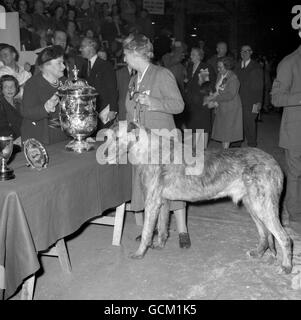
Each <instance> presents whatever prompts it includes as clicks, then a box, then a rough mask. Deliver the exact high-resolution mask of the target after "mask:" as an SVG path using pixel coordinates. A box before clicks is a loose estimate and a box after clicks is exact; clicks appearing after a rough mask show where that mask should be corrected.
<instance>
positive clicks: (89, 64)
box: [87, 60, 92, 77]
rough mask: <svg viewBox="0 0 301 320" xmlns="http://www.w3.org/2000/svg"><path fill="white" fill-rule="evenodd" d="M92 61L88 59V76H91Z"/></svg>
mask: <svg viewBox="0 0 301 320" xmlns="http://www.w3.org/2000/svg"><path fill="white" fill-rule="evenodd" d="M91 69H92V68H91V61H90V60H88V70H87V75H88V77H89V76H90V73H91Z"/></svg>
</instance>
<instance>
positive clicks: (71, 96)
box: [58, 67, 98, 153]
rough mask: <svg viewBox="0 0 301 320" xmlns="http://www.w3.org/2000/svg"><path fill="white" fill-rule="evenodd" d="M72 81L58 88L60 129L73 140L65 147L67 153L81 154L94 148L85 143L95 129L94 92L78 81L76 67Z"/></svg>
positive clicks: (86, 84) (83, 81)
mask: <svg viewBox="0 0 301 320" xmlns="http://www.w3.org/2000/svg"><path fill="white" fill-rule="evenodd" d="M72 71H73V74H74V80H66V82H65V83H64V84H61V85H60V87H59V88H58V95H59V96H60V97H61V101H60V124H61V127H62V129H63V130H64V131H65V132H66V133H67V134H68V135H70V136H72V137H73V138H74V140H72V141H71V142H69V143H68V144H67V145H66V147H65V148H66V149H67V150H68V151H74V152H77V153H83V152H86V151H90V150H92V149H93V148H94V145H93V143H90V142H87V141H86V138H87V137H89V136H90V135H91V134H92V133H93V132H94V131H95V129H96V128H97V119H98V114H97V111H96V96H97V95H98V93H97V92H96V90H95V89H94V88H93V87H91V86H89V85H88V83H87V81H85V80H83V79H78V77H77V75H78V70H77V69H76V67H74V69H73V70H72Z"/></svg>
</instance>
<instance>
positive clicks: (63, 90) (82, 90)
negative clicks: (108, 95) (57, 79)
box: [58, 66, 98, 97]
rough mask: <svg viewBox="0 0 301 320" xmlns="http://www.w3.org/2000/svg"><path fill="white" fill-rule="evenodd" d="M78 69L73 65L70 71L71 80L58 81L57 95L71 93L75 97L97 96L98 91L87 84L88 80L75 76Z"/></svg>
mask: <svg viewBox="0 0 301 320" xmlns="http://www.w3.org/2000/svg"><path fill="white" fill-rule="evenodd" d="M78 71H79V70H78V69H77V68H76V66H74V68H73V70H72V72H73V75H74V79H73V80H66V81H65V83H64V84H63V83H60V86H59V88H58V95H59V96H65V95H71V96H75V97H80V96H88V97H89V96H90V97H93V96H97V95H98V93H97V92H96V89H95V88H94V87H92V86H90V85H89V84H88V82H87V81H86V80H84V79H79V78H78V77H77V75H78Z"/></svg>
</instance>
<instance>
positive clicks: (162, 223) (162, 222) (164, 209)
mask: <svg viewBox="0 0 301 320" xmlns="http://www.w3.org/2000/svg"><path fill="white" fill-rule="evenodd" d="M169 207H170V202H169V201H168V200H166V201H164V202H163V204H162V206H161V208H160V213H159V218H158V241H157V243H154V244H153V248H154V249H163V248H164V246H165V243H166V240H167V238H168V221H169Z"/></svg>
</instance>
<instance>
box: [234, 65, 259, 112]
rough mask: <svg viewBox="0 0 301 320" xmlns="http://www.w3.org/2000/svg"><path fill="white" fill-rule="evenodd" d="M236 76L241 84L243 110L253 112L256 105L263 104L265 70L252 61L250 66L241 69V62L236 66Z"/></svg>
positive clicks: (240, 92)
mask: <svg viewBox="0 0 301 320" xmlns="http://www.w3.org/2000/svg"><path fill="white" fill-rule="evenodd" d="M235 71H236V74H237V77H238V80H239V82H240V89H239V95H240V98H241V102H242V106H243V109H247V110H248V111H250V112H252V106H253V104H255V103H258V102H260V103H262V96H263V70H262V67H261V66H260V64H259V63H257V62H256V61H254V60H251V61H250V63H249V64H248V66H247V67H246V68H244V69H242V68H241V61H240V62H239V63H238V64H237V66H236V70H235Z"/></svg>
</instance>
